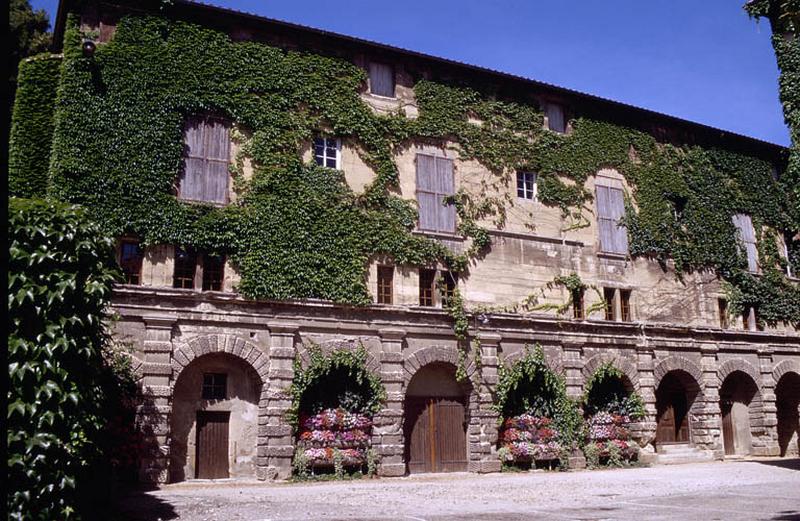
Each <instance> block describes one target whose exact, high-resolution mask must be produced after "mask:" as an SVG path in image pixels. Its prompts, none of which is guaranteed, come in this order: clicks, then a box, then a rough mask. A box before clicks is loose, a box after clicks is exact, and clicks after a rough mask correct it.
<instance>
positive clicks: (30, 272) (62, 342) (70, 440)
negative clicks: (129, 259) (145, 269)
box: [6, 198, 123, 519]
mask: <svg viewBox="0 0 800 521" xmlns="http://www.w3.org/2000/svg"><path fill="white" fill-rule="evenodd" d="M8 210H9V226H8V241H9V269H8V307H9V335H8V379H9V386H8V413H7V418H6V421H7V425H6V428H7V443H8V447H7V450H8V475H7V481H6V484H7V487H8V504H7V507H8V510H9V517H10V518H11V519H76V518H80V517H82V514H83V513H84V512H88V511H89V509H87V508H85V507H82V505H84V503H83V499H85V498H86V497H87V492H88V487H86V488H82V487H81V485H82V484H85V483H88V482H89V481H90V480H93V479H95V477H96V476H93V474H96V472H97V471H98V470H103V469H108V468H109V467H110V464H109V463H108V462H105V463H104V462H103V460H102V458H103V452H104V451H103V446H102V445H101V444H100V443H99V440H102V439H103V438H106V439H107V438H108V437H107V433H106V430H105V429H106V428H107V427H108V422H107V420H106V417H107V415H108V412H109V408H108V407H109V405H110V402H109V398H110V397H111V396H113V397H117V398H119V397H120V396H121V394H120V393H118V391H121V390H122V389H123V387H119V386H112V387H111V392H110V393H106V392H105V391H104V389H103V387H104V386H106V385H108V383H109V382H111V381H114V379H113V377H112V376H111V375H112V374H113V371H112V369H111V367H110V366H109V365H108V364H106V363H105V361H104V358H103V352H104V348H105V347H106V345H107V342H108V334H107V330H106V325H105V323H104V320H105V319H106V308H107V306H108V305H109V303H110V297H111V284H112V281H113V280H114V278H115V277H116V276H117V271H116V267H115V263H114V255H113V242H112V241H111V239H109V238H107V237H105V236H104V235H103V234H101V233H99V230H98V228H97V226H95V225H94V224H91V223H90V222H89V221H87V220H86V218H85V215H84V212H83V211H82V210H81V209H80V208H78V207H75V206H68V205H65V204H61V203H55V202H51V201H41V200H27V199H13V198H12V199H10V200H9V203H8ZM102 481H104V482H105V483H106V484H107V483H108V482H109V481H108V480H102ZM93 483H97V480H95V481H93ZM92 492H94V493H96V494H97V496H98V497H99V498H101V499H102V498H104V496H105V495H104V493H103V492H104V491H103V490H97V489H94V490H92Z"/></svg>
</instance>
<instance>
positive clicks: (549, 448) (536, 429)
mask: <svg viewBox="0 0 800 521" xmlns="http://www.w3.org/2000/svg"><path fill="white" fill-rule="evenodd" d="M558 434H559V433H558V431H557V430H556V429H555V428H553V427H552V420H551V419H550V418H547V417H539V416H533V415H531V414H521V415H519V416H512V417H511V418H507V419H506V420H505V421H504V422H503V426H502V432H501V433H500V445H501V448H504V449H506V450H504V451H502V454H504V458H505V459H506V461H510V462H532V461H536V460H555V459H558V458H559V455H560V453H561V443H559V441H558V437H559V436H558Z"/></svg>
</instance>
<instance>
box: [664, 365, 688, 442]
mask: <svg viewBox="0 0 800 521" xmlns="http://www.w3.org/2000/svg"><path fill="white" fill-rule="evenodd" d="M698 391H699V386H698V384H697V382H695V381H694V378H692V377H691V376H690V375H689V374H688V373H686V372H684V371H680V370H676V371H670V372H669V373H667V374H666V375H665V376H664V378H663V379H662V380H661V383H660V384H659V386H658V389H657V390H656V410H657V412H656V421H657V426H656V444H657V445H664V444H670V443H689V441H690V429H691V425H690V424H689V409H690V408H691V406H692V403H693V402H694V399H695V397H696V396H697V393H698Z"/></svg>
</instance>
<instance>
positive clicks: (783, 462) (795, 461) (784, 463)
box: [751, 458, 800, 519]
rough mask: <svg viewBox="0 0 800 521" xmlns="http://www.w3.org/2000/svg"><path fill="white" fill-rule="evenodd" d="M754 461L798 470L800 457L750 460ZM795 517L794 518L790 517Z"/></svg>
mask: <svg viewBox="0 0 800 521" xmlns="http://www.w3.org/2000/svg"><path fill="white" fill-rule="evenodd" d="M751 461H752V462H754V463H761V464H762V465H769V466H771V467H780V468H782V469H789V470H798V471H800V458H789V459H771V460H751ZM792 519H796V518H792Z"/></svg>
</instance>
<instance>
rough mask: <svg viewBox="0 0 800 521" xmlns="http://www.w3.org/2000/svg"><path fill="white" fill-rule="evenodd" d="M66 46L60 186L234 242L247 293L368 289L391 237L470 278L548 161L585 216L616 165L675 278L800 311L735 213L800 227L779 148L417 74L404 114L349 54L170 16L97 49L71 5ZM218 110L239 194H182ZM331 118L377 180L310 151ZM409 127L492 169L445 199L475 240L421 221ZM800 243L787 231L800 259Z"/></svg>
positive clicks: (768, 315) (337, 297)
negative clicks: (743, 239)
mask: <svg viewBox="0 0 800 521" xmlns="http://www.w3.org/2000/svg"><path fill="white" fill-rule="evenodd" d="M64 57H65V58H64V65H63V73H62V76H61V82H60V86H59V95H58V100H57V106H56V129H55V133H54V138H53V158H52V162H51V172H50V174H51V176H52V179H53V184H52V187H51V194H52V195H54V196H56V197H58V198H59V199H63V200H68V201H71V202H76V203H81V204H83V205H85V206H87V207H88V208H90V209H91V211H92V214H93V216H94V217H95V218H96V219H97V220H98V222H101V223H103V226H104V228H105V231H107V232H108V233H111V234H114V235H119V234H122V233H133V234H136V235H138V236H140V237H141V238H142V240H143V242H144V243H145V244H156V243H174V244H178V245H183V246H195V247H198V248H201V249H206V250H209V251H213V252H217V253H226V254H228V255H229V257H230V259H231V260H232V261H233V263H234V264H235V265H236V266H237V267H238V269H239V271H240V273H241V285H240V287H239V291H240V292H241V293H242V294H243V295H245V296H246V297H250V298H256V299H258V298H271V299H289V298H292V299H294V298H323V299H329V300H333V301H336V302H343V303H351V304H359V305H362V304H367V303H369V302H370V301H371V299H370V296H369V293H368V290H367V287H366V280H365V279H366V277H365V272H366V266H367V264H368V262H369V259H370V258H371V257H373V256H375V255H378V254H382V255H387V256H389V257H391V258H393V259H394V260H395V262H396V263H397V264H406V265H425V264H433V263H435V262H437V261H439V262H442V263H443V264H444V265H446V266H448V267H449V268H450V269H451V270H453V271H458V272H461V273H463V274H464V275H466V274H467V273H466V270H467V269H468V268H469V265H470V262H471V261H478V260H480V258H481V257H482V256H483V255H484V254H485V253H486V252H487V251H488V249H489V247H490V245H491V241H490V237H489V234H488V231H487V230H486V229H485V228H484V227H483V226H479V225H478V224H477V222H479V221H481V220H483V219H489V218H494V222H495V224H496V225H497V226H502V225H503V224H504V222H505V215H506V211H507V209H508V208H509V207H510V206H511V205H513V204H514V198H513V197H511V196H510V195H508V186H509V182H510V181H509V180H510V179H513V177H511V176H513V175H514V172H515V171H517V170H530V171H534V172H537V173H538V174H539V183H540V191H539V196H540V200H541V202H542V203H544V204H546V205H549V206H554V207H558V208H560V209H561V210H562V212H563V213H564V215H565V217H567V218H568V219H567V224H566V225H565V226H566V228H565V230H569V229H574V228H577V227H582V226H585V225H586V224H587V223H588V220H587V219H586V217H585V215H584V213H585V212H586V211H587V210H588V208H590V206H589V205H588V203H589V202H591V200H592V194H591V193H589V192H588V191H587V190H586V188H585V183H586V181H587V180H588V178H589V177H590V176H592V175H594V174H596V173H597V171H598V170H600V169H602V168H615V169H617V170H618V171H619V172H620V173H621V174H623V175H624V176H625V178H626V179H627V181H628V183H629V185H630V186H631V189H632V193H631V197H632V198H631V199H630V200H629V203H628V211H627V215H626V217H625V224H626V225H627V227H628V232H629V235H630V253H631V255H632V256H634V257H649V258H653V259H656V260H658V261H659V262H661V263H662V265H664V267H665V268H666V267H667V265H668V263H669V262H674V266H675V269H676V271H677V274H678V276H682V275H683V274H685V273H690V272H692V271H707V270H709V271H712V272H715V273H717V274H718V275H719V276H720V277H722V278H723V279H725V280H727V281H728V282H729V283H730V284H731V285H733V287H735V288H736V292H733V293H731V295H732V296H733V297H736V296H737V295H740V296H741V299H743V300H740V301H736V300H735V298H734V301H733V302H732V305H733V306H734V307H736V306H741V305H743V303H744V302H745V301H746V302H751V301H752V302H755V303H756V304H757V307H758V308H759V317H760V319H761V320H762V321H764V322H766V323H769V324H775V323H777V322H790V323H795V324H796V323H798V322H799V321H800V312H798V308H800V290H799V289H798V287H797V285H796V284H794V283H792V282H789V281H788V280H786V279H785V277H783V276H782V275H780V273H779V272H778V271H777V270H778V269H779V268H778V267H777V266H775V267H773V266H764V271H765V276H764V277H760V278H755V277H752V276H750V275H748V274H747V273H746V269H745V268H746V264H745V260H744V258H743V256H742V254H741V253H740V249H739V248H738V247H737V242H736V234H735V229H734V227H733V225H732V223H731V216H732V215H734V214H735V213H739V212H742V213H747V214H749V215H751V216H752V217H753V220H754V223H757V225H758V230H759V231H761V230H766V229H775V230H778V231H780V232H786V233H788V235H789V236H794V234H796V233H797V232H798V230H800V207H798V197H797V194H796V193H795V192H794V190H795V189H796V185H797V184H798V183H797V182H796V181H793V179H796V177H792V175H794V174H791V173H790V172H789V173H787V174H786V175H784V176H783V177H781V179H780V180H779V181H775V180H774V179H773V177H772V165H771V164H770V163H769V162H767V161H764V160H761V159H756V158H753V157H750V156H747V155H743V154H739V153H734V152H729V151H722V150H715V149H704V148H701V147H698V146H689V145H684V146H674V145H670V144H663V143H659V142H657V141H656V139H655V138H653V137H652V136H651V135H650V134H647V133H645V132H643V131H640V130H637V129H633V128H628V127H624V126H619V125H615V124H612V123H608V122H604V121H597V120H593V119H591V118H587V117H578V118H575V119H573V120H572V121H571V122H570V132H569V133H567V134H558V133H554V132H551V131H549V130H547V129H545V128H544V127H543V116H542V113H541V111H540V110H539V108H538V107H536V106H535V105H533V104H528V103H520V102H513V101H508V100H503V99H495V97H494V95H493V92H492V90H491V89H490V88H488V87H487V88H484V87H482V86H479V87H477V88H474V87H473V88H470V87H464V86H457V85H446V84H443V83H440V82H435V81H431V80H426V79H420V80H419V81H418V82H417V83H416V85H415V87H414V91H415V95H416V99H417V104H418V108H419V116H418V117H417V118H416V119H409V118H406V117H405V115H404V114H403V113H402V111H400V112H397V113H392V114H388V115H377V114H375V113H374V112H373V111H372V110H371V109H370V108H369V107H368V106H367V104H365V103H364V102H363V101H362V100H361V98H360V96H359V91H360V89H362V88H363V86H364V83H365V79H366V78H365V73H364V71H363V70H361V69H360V68H358V67H356V66H355V65H353V64H351V63H349V62H347V61H345V60H343V59H339V58H332V57H325V56H320V55H316V54H311V53H301V52H294V51H284V50H281V49H278V48H275V47H270V46H268V45H265V44H262V43H258V42H233V41H231V40H230V39H229V37H228V36H227V35H226V34H224V33H222V32H219V31H215V30H212V29H208V28H203V27H200V26H197V25H194V24H191V23H187V22H182V21H176V20H168V19H165V18H163V17H159V16H147V15H136V16H133V15H131V16H125V17H123V18H122V20H121V21H120V22H119V25H118V27H117V32H116V35H115V37H114V39H113V40H112V41H111V42H109V43H106V44H103V45H100V46H98V49H97V51H96V53H95V55H94V57H93V58H85V57H83V56H82V54H81V52H80V33H79V30H78V23H77V18H76V17H75V16H71V17H70V18H69V20H68V23H67V31H66V35H65V42H64ZM209 111H210V112H214V113H218V114H221V115H224V116H226V117H228V118H230V119H231V120H232V121H233V122H234V123H235V126H236V128H237V131H236V132H235V133H236V134H237V136H239V137H241V139H242V154H240V156H241V157H240V158H238V160H237V162H236V164H235V165H233V167H232V173H233V174H234V177H235V183H234V186H235V187H236V191H237V194H238V197H237V202H236V203H235V204H231V205H229V206H227V207H225V208H217V207H211V206H208V205H198V204H187V203H183V202H180V201H178V200H176V198H175V196H174V195H173V185H174V183H175V180H176V177H177V173H178V171H179V169H180V165H181V157H182V151H183V143H182V133H181V129H182V125H183V122H184V121H185V119H186V117H188V116H190V115H192V114H196V113H198V112H209ZM323 130H325V131H327V132H329V133H330V134H332V135H336V136H337V137H340V138H342V139H344V140H345V141H346V142H348V143H350V144H352V145H354V146H355V147H356V149H357V150H358V151H359V154H360V155H361V157H362V159H363V160H364V161H365V162H366V164H367V165H368V166H370V167H371V168H372V170H373V171H374V172H375V180H374V182H373V183H372V184H371V185H369V186H368V187H367V188H366V189H365V192H364V193H363V194H360V195H357V194H354V193H353V192H352V191H351V190H350V189H349V188H348V187H347V185H346V183H345V182H344V179H343V176H342V175H341V173H339V172H336V171H333V170H330V169H323V168H319V167H316V166H314V165H308V164H303V163H302V161H301V159H300V155H301V154H300V151H301V148H302V147H303V146H304V145H305V144H307V143H308V142H309V141H310V140H311V139H312V137H313V135H314V134H315V133H318V132H321V131H323ZM411 141H426V142H433V143H435V144H439V145H446V144H448V143H450V144H452V146H454V147H455V148H456V149H457V150H458V152H459V154H460V157H461V158H462V159H474V160H477V161H479V162H480V163H481V164H483V165H484V166H485V167H486V168H487V169H488V170H489V171H490V172H491V173H492V174H494V175H492V176H490V179H489V180H487V181H484V183H483V185H482V186H481V190H480V192H481V193H480V194H479V195H478V194H473V195H469V194H467V193H465V192H463V191H462V192H459V193H458V194H456V195H455V196H453V197H448V198H447V200H446V201H443V204H454V205H455V206H456V209H457V212H458V215H459V228H458V231H459V233H460V234H462V235H464V236H465V237H466V238H468V239H469V240H468V242H467V244H468V245H469V247H468V248H467V251H466V252H465V253H463V254H460V255H457V254H455V253H453V252H451V251H449V250H448V249H447V248H445V247H444V246H442V245H441V244H439V243H437V242H435V241H432V240H429V239H426V238H423V237H420V236H417V235H413V234H412V233H411V231H412V229H413V227H414V224H415V222H416V210H415V208H414V207H413V204H412V202H410V201H406V200H402V199H400V198H399V197H397V196H396V195H394V193H396V190H397V183H398V170H397V165H396V163H395V161H394V157H395V156H396V153H397V151H398V150H400V149H402V148H404V147H406V146H407V144H408V143H409V142H411ZM244 157H247V158H249V159H250V160H251V161H252V163H253V165H254V169H255V172H254V174H253V177H252V179H250V180H246V179H244V176H243V175H242V172H243V170H242V168H241V166H242V159H243V158H244ZM789 170H790V171H791V170H792V166H791V165H790V168H789ZM498 194H499V195H498ZM503 194H505V195H503ZM634 200H635V204H634V203H633V201H634ZM799 250H800V247H799V246H798V244H797V241H795V242H792V243H791V244H790V251H791V252H792V254H791V259H792V260H791V262H792V263H793V264H794V267H795V269H797V268H798V267H800V266H798V264H797V259H798V257H800V255H798V251H799ZM775 302H781V303H782V305H780V306H778V305H774V304H773V303H775Z"/></svg>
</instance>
